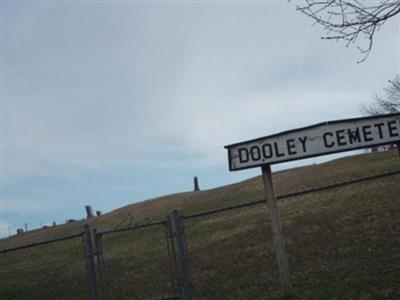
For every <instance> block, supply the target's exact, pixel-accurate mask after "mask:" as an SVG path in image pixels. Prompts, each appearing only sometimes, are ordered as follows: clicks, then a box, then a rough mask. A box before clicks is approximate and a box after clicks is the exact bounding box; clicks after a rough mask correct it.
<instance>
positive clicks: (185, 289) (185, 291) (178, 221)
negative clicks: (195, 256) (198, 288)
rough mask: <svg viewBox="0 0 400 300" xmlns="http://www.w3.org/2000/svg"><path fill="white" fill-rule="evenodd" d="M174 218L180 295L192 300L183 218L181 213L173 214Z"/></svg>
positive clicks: (174, 212) (175, 211) (175, 212)
mask: <svg viewBox="0 0 400 300" xmlns="http://www.w3.org/2000/svg"><path fill="white" fill-rule="evenodd" d="M172 218H173V220H174V223H175V237H176V243H177V250H178V259H179V269H180V276H179V277H180V278H179V279H180V280H179V283H180V284H179V294H180V297H181V298H182V299H183V300H192V299H193V292H192V282H191V276H190V270H189V255H188V250H187V244H186V239H185V229H184V224H183V219H182V216H181V215H180V213H179V211H177V210H174V211H173V212H172Z"/></svg>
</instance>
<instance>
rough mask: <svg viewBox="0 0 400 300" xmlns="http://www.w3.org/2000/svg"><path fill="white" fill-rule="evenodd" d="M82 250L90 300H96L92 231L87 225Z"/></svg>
mask: <svg viewBox="0 0 400 300" xmlns="http://www.w3.org/2000/svg"><path fill="white" fill-rule="evenodd" d="M83 245H84V247H83V249H84V251H85V267H86V273H87V275H88V281H89V287H90V295H91V300H98V295H97V287H96V270H95V264H94V255H95V253H94V251H93V250H94V249H93V240H92V229H91V227H90V226H89V224H85V226H84V232H83Z"/></svg>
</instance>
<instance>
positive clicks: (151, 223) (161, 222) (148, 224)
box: [96, 220, 167, 235]
mask: <svg viewBox="0 0 400 300" xmlns="http://www.w3.org/2000/svg"><path fill="white" fill-rule="evenodd" d="M166 223H167V221H166V220H158V221H153V222H149V223H143V224H136V225H133V226H128V227H124V228H119V229H112V230H105V231H98V232H97V233H96V235H106V234H111V233H117V232H124V231H129V230H134V229H139V228H146V227H152V226H158V225H163V224H166Z"/></svg>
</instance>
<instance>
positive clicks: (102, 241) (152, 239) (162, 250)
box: [96, 221, 176, 300]
mask: <svg viewBox="0 0 400 300" xmlns="http://www.w3.org/2000/svg"><path fill="white" fill-rule="evenodd" d="M169 241H170V240H169V233H168V230H167V222H166V221H160V222H155V223H151V224H145V225H137V226H132V227H128V228H123V229H119V230H112V231H107V232H99V233H97V234H96V244H97V248H98V250H99V252H100V253H101V255H100V261H99V265H100V268H99V269H100V273H102V274H100V278H101V276H103V279H102V287H101V289H102V295H103V298H104V299H118V300H125V299H127V300H128V299H170V298H173V297H174V296H175V294H176V282H175V281H174V280H175V276H174V272H175V271H174V266H173V265H172V260H171V256H170V246H169Z"/></svg>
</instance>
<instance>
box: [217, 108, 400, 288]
mask: <svg viewBox="0 0 400 300" xmlns="http://www.w3.org/2000/svg"><path fill="white" fill-rule="evenodd" d="M387 144H397V145H400V113H395V114H388V115H378V116H371V117H365V118H354V119H345V120H337V121H331V122H324V123H319V124H315V125H312V126H308V127H304V128H298V129H294V130H289V131H284V132H281V133H277V134H274V135H270V136H266V137H261V138H257V139H253V140H249V141H245V142H240V143H236V144H232V145H228V146H225V148H226V149H227V150H228V158H229V170H230V171H237V170H242V169H247V168H254V167H261V169H262V175H263V180H264V189H265V196H266V199H267V204H268V210H269V215H270V218H271V227H272V233H273V239H274V248H275V252H276V257H277V261H278V268H279V275H280V280H281V284H282V287H283V289H284V292H286V293H290V292H291V289H292V284H291V280H290V273H289V264H288V259H287V256H286V251H285V244H284V239H283V233H282V225H281V221H280V217H279V210H278V206H277V204H276V196H275V189H274V183H273V180H272V174H271V164H275V163H281V162H287V161H292V160H297V159H303V158H309V157H314V156H320V155H323V154H331V153H338V152H344V151H350V150H355V149H363V148H371V147H374V146H379V145H387ZM398 151H399V154H400V148H399V146H398Z"/></svg>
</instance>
